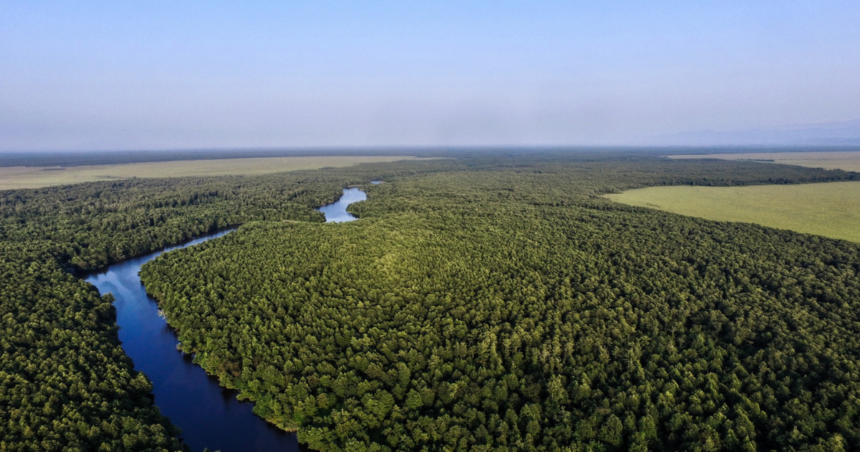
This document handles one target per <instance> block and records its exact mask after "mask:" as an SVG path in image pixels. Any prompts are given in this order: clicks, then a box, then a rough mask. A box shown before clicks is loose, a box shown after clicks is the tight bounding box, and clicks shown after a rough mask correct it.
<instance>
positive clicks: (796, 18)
mask: <svg viewBox="0 0 860 452" xmlns="http://www.w3.org/2000/svg"><path fill="white" fill-rule="evenodd" d="M858 24H860V2H857V1H827V0H820V1H791V0H787V1H778V2H777V1H719V2H708V1H695V2H689V1H686V2H680V1H660V2H656V1H655V2H642V1H627V2H579V1H563V2H562V1H559V2H551V1H528V2H526V1H519V2H513V1H492V2H490V1H486V2H484V1H480V2H479V1H472V2H469V1H467V2H463V1H460V2H453V1H451V2H448V1H436V2H404V1H388V2H385V1H367V2H333V1H313V2H286V1H278V2H275V1H272V2H263V1H260V2H244V3H243V4H239V2H219V1H207V2H203V1H182V2H177V1H175V0H174V1H159V0H153V1H147V2H131V1H111V2H108V1H104V2H92V1H74V2H71V1H69V2H58V1H56V2H52V1H44V2H32V1H17V0H4V1H3V2H0V150H41V149H57V150H60V149H80V150H85V149H176V148H230V147H308V146H311V147H313V146H321V147H326V146H400V145H405V146H437V145H443V146H457V145H467V146H468V145H489V146H506V145H507V146H516V145H590V144H604V145H611V144H647V143H653V142H658V141H659V140H660V139H661V137H665V136H671V135H673V134H683V133H688V132H695V131H700V130H717V131H731V130H748V129H756V128H767V127H777V126H778V127H784V126H786V125H791V124H810V123H820V122H829V121H846V120H852V119H857V118H860V102H858V99H860V26H858Z"/></svg>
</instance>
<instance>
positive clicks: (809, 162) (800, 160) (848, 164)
mask: <svg viewBox="0 0 860 452" xmlns="http://www.w3.org/2000/svg"><path fill="white" fill-rule="evenodd" d="M668 157H669V158H673V159H721V160H753V161H761V162H767V163H782V164H785V165H797V166H806V167H809V168H824V169H841V170H845V171H857V172H860V151H833V152H756V153H750V154H702V155H670V156H668Z"/></svg>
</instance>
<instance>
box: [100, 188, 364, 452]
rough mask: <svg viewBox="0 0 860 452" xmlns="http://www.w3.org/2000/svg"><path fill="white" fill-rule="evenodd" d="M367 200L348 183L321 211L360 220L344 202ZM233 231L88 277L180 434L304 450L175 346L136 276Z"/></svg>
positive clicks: (239, 451)
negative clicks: (166, 256) (112, 310)
mask: <svg viewBox="0 0 860 452" xmlns="http://www.w3.org/2000/svg"><path fill="white" fill-rule="evenodd" d="M365 199H367V195H366V194H365V193H364V192H363V191H361V190H359V189H358V188H347V189H344V191H343V196H342V197H341V198H340V199H339V200H338V201H337V202H335V203H333V204H329V205H326V206H323V207H320V208H319V209H318V210H319V211H320V212H322V213H323V214H324V215H325V217H326V222H329V223H342V222H345V221H353V220H356V219H357V218H356V217H355V216H353V215H352V214H350V213H348V212H347V211H346V207H347V206H348V205H350V204H352V203H353V202H358V201H363V200H365ZM234 230H235V229H230V230H227V231H221V232H217V233H214V234H210V235H207V236H204V237H200V238H197V239H195V240H192V241H190V242H188V243H185V244H182V245H178V246H174V247H170V248H167V249H165V250H164V251H158V252H155V253H152V254H148V255H146V256H141V257H137V258H134V259H129V260H126V261H123V262H119V263H116V264H114V265H111V266H109V267H108V268H107V269H106V270H105V271H103V272H100V273H93V274H91V275H89V276H88V277H87V278H86V281H87V282H89V283H91V284H93V285H94V286H96V288H98V290H99V292H100V293H102V294H105V293H108V292H110V293H113V295H114V297H115V298H116V301H115V302H114V306H116V314H117V323H118V324H119V327H120V330H119V338H120V340H121V341H122V348H123V349H124V350H125V352H126V354H127V355H128V356H130V357H131V359H132V360H133V361H134V368H135V370H138V371H141V372H143V373H144V374H146V376H147V377H149V379H150V380H151V381H152V386H153V389H152V392H153V393H154V394H155V404H156V405H157V406H158V408H159V409H160V410H161V413H162V414H164V415H165V416H167V417H169V418H170V420H171V421H172V422H173V423H174V424H175V425H177V426H179V428H181V429H182V438H183V440H184V441H185V443H186V444H188V446H190V447H191V449H192V450H194V451H196V452H202V451H203V449H204V448H209V449H210V450H212V451H215V450H220V451H221V452H245V451H259V452H263V451H283V452H293V451H304V450H306V449H304V448H303V447H301V446H300V445H299V443H298V440H297V439H296V435H295V434H294V433H287V432H284V431H282V430H280V429H278V428H276V427H274V426H272V425H270V424H268V423H267V422H266V421H264V420H263V419H262V418H260V417H258V416H256V415H254V414H253V413H251V408H252V405H251V404H250V403H244V402H239V401H238V400H236V391H233V390H228V389H224V388H222V387H221V386H219V385H218V381H217V380H216V379H215V378H214V377H210V376H208V375H206V372H205V371H203V369H202V368H201V367H199V366H197V365H195V364H193V363H192V362H191V356H189V355H186V354H183V353H181V352H180V351H179V350H177V349H176V344H177V342H178V339H177V336H176V333H175V332H174V331H173V329H172V328H170V327H169V326H168V325H167V322H166V321H165V319H164V317H162V316H161V315H160V313H159V310H158V306H157V305H156V302H155V300H153V299H152V298H150V297H149V296H148V295H147V294H146V290H144V287H143V284H141V282H140V277H139V276H138V274H139V273H140V267H141V266H142V265H143V264H145V263H146V262H148V261H150V260H152V259H155V258H156V257H158V256H159V255H160V254H161V253H162V252H167V251H171V250H175V249H179V248H185V247H187V246H192V245H196V244H198V243H201V242H205V241H207V240H211V239H214V238H218V237H221V236H223V235H225V234H228V233H230V232H232V231H234Z"/></svg>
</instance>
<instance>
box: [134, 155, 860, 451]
mask: <svg viewBox="0 0 860 452" xmlns="http://www.w3.org/2000/svg"><path fill="white" fill-rule="evenodd" d="M508 163H509V164H507V165H506V164H503V163H497V164H496V165H494V166H492V167H477V168H469V169H464V170H462V171H448V172H437V173H432V174H416V175H412V176H409V177H402V178H393V179H388V181H387V183H385V184H382V185H379V186H369V185H368V186H366V190H367V191H368V195H369V200H368V201H366V202H363V203H360V204H357V205H355V206H354V207H353V208H352V210H353V211H354V213H356V214H358V215H359V216H360V217H361V221H358V222H354V223H348V224H339V225H331V224H311V223H295V222H288V223H284V222H253V223H249V224H246V225H245V226H243V227H242V228H240V229H239V231H238V232H237V233H234V234H230V235H228V236H226V237H224V238H221V239H218V240H215V241H212V242H208V243H206V244H203V245H201V246H198V247H194V248H189V249H186V250H181V251H177V252H172V253H168V254H167V255H164V256H163V257H162V258H160V259H157V260H155V261H153V262H151V263H149V264H147V265H146V266H145V267H144V270H143V273H142V279H143V280H144V282H145V283H146V285H147V290H148V291H149V292H150V293H151V294H153V295H154V296H155V297H156V298H157V299H158V300H159V302H160V304H161V306H162V308H163V309H164V310H165V312H166V313H167V316H168V319H169V322H170V323H171V325H172V326H174V327H175V328H177V329H178V330H179V333H180V339H181V341H182V346H183V348H184V350H185V351H186V352H188V353H196V358H195V359H196V362H197V363H199V364H200V365H202V366H203V367H204V368H205V369H207V371H208V372H210V373H212V374H215V375H217V376H218V377H219V378H220V379H221V381H222V383H223V384H225V385H227V386H229V387H234V388H237V389H239V390H240V391H241V395H240V397H243V398H247V399H249V400H252V401H254V403H255V412H256V413H258V414H259V415H261V416H263V417H265V418H266V419H268V420H270V421H271V422H273V423H275V424H276V425H278V426H280V427H282V428H285V429H297V430H298V435H299V439H300V441H302V442H304V443H307V444H308V445H309V446H310V447H311V448H314V449H317V450H326V451H328V450H350V451H358V450H404V451H405V450H486V451H490V450H547V451H550V450H562V449H567V450H849V449H857V448H860V430H858V426H860V418H858V415H860V413H858V410H860V400H858V396H860V394H858V390H860V373H858V371H860V369H858V368H857V366H856V363H857V358H858V351H860V337H858V334H857V333H858V332H860V331H858V329H860V323H858V316H857V310H858V308H860V306H858V303H860V279H858V272H860V247H858V246H857V245H856V244H851V243H846V242H838V241H834V240H827V239H823V238H819V237H813V236H806V235H802V234H796V233H791V232H786V231H776V230H771V229H766V228H762V227H758V226H753V225H744V224H728V223H716V222H709V221H704V220H697V219H692V218H686V217H681V216H676V215H669V214H666V213H662V212H657V211H652V210H647V209H640V208H632V207H627V206H621V205H616V204H612V203H610V202H608V201H606V200H603V199H602V198H599V197H597V196H595V195H596V194H599V193H603V192H607V191H612V190H615V189H618V188H621V187H624V186H629V185H638V184H649V183H650V184H670V183H747V182H750V181H751V179H750V178H749V176H752V174H747V175H744V174H745V173H744V170H743V168H740V167H736V168H734V170H735V171H734V172H729V173H722V174H732V177H731V178H728V177H727V176H725V175H723V176H720V174H721V173H719V172H710V171H709V172H707V173H706V174H708V177H703V173H700V172H698V171H701V170H702V168H701V167H699V168H698V169H694V168H695V167H692V166H685V167H683V169H684V170H686V171H689V172H685V171H679V169H681V167H680V166H674V165H670V164H662V163H661V164H655V163H654V162H648V161H610V162H607V161H591V162H589V161H580V162H563V161H556V162H551V163H548V164H542V163H531V164H530V163H529V162H527V161H511V162H508ZM476 166H478V165H476ZM744 168H756V169H771V168H772V167H769V168H765V167H762V166H758V167H749V166H747V167H744ZM711 169H715V168H714V167H711ZM757 174H759V177H761V176H763V174H762V173H757ZM772 176H773V175H771V176H768V177H769V178H771V179H772V180H773V181H783V182H787V181H790V180H791V179H790V178H782V177H772ZM694 178H698V179H696V180H693V179H694Z"/></svg>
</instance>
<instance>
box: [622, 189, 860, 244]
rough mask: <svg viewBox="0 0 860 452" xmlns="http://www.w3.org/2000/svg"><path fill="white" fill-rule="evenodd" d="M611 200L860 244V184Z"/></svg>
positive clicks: (628, 195)
mask: <svg viewBox="0 0 860 452" xmlns="http://www.w3.org/2000/svg"><path fill="white" fill-rule="evenodd" d="M607 197H608V198H610V199H612V200H613V201H617V202H621V203H625V204H631V205H634V206H642V207H651V208H654V209H659V210H665V211H668V212H673V213H678V214H682V215H689V216H694V217H700V218H707V219H709V220H718V221H740V222H746V223H756V224H760V225H763V226H769V227H773V228H779V229H789V230H792V231H797V232H804V233H808V234H817V235H822V236H825V237H830V238H834V239H844V240H850V241H853V242H858V243H860V182H831V183H823V184H802V185H757V186H747V187H680V186H674V187H650V188H643V189H639V190H630V191H627V192H624V193H620V194H612V195H607Z"/></svg>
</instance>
